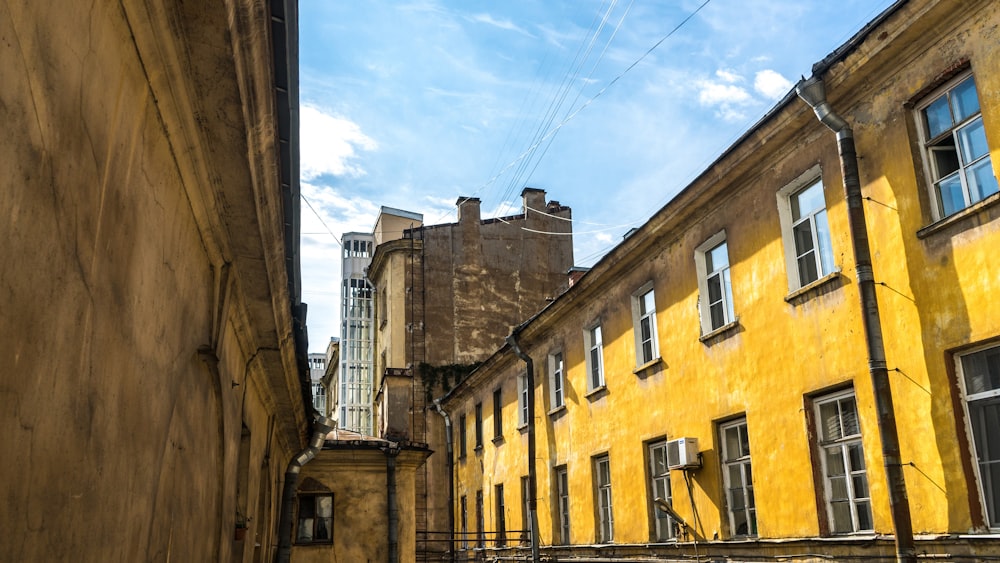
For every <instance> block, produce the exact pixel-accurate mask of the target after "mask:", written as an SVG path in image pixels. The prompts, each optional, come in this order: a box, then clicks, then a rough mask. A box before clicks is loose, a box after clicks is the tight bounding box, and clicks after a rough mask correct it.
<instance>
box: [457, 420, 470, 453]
mask: <svg viewBox="0 0 1000 563" xmlns="http://www.w3.org/2000/svg"><path fill="white" fill-rule="evenodd" d="M465 428H466V426H465V415H464V414H463V415H462V416H459V417H458V458H459V459H464V458H465V454H466V446H465V444H466V442H467V441H468V440H466V438H468V436H466V432H467V431H466V429H465Z"/></svg>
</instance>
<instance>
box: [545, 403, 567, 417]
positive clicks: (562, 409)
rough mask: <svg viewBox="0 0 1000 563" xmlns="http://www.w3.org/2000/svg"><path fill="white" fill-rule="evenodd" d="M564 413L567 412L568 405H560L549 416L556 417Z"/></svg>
mask: <svg viewBox="0 0 1000 563" xmlns="http://www.w3.org/2000/svg"><path fill="white" fill-rule="evenodd" d="M564 412H566V405H559V406H558V407H556V408H554V409H552V410H550V411H549V412H548V415H549V416H552V417H554V416H556V415H559V414H562V413H564Z"/></svg>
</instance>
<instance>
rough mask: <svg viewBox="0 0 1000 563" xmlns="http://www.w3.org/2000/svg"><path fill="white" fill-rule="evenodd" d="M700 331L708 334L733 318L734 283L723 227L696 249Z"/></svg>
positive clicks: (734, 316)
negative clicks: (730, 273)
mask: <svg viewBox="0 0 1000 563" xmlns="http://www.w3.org/2000/svg"><path fill="white" fill-rule="evenodd" d="M695 270H696V271H697V272H698V291H699V292H700V293H701V299H699V300H698V304H699V307H700V309H701V332H702V334H708V333H710V332H712V331H713V330H717V329H719V328H722V327H724V326H726V325H727V324H729V323H731V322H733V321H735V320H736V314H735V313H733V283H732V281H731V279H730V276H729V247H728V245H727V243H726V233H725V231H723V232H721V233H718V234H716V235H715V236H713V237H712V238H710V239H708V240H707V241H705V242H704V243H703V244H702V245H701V246H699V247H698V248H697V249H696V250H695Z"/></svg>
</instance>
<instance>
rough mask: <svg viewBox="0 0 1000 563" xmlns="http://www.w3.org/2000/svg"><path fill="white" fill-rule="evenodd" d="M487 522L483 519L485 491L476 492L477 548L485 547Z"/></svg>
mask: <svg viewBox="0 0 1000 563" xmlns="http://www.w3.org/2000/svg"><path fill="white" fill-rule="evenodd" d="M485 528H486V521H485V520H484V518H483V491H482V490H481V489H480V490H478V491H476V547H483V546H484V545H485V538H486V530H485Z"/></svg>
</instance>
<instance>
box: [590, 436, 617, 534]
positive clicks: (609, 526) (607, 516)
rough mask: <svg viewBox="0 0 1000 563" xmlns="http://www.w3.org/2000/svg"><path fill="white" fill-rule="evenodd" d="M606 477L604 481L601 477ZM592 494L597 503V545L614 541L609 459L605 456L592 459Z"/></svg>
mask: <svg viewBox="0 0 1000 563" xmlns="http://www.w3.org/2000/svg"><path fill="white" fill-rule="evenodd" d="M605 476H606V477H607V479H604V478H603V477H605ZM594 494H595V496H596V497H597V502H595V503H594V505H595V507H596V508H597V522H596V524H597V530H596V532H597V543H613V542H614V541H615V517H614V508H613V507H614V504H613V503H612V498H611V457H610V456H609V455H607V454H604V455H599V456H596V457H595V458H594Z"/></svg>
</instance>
